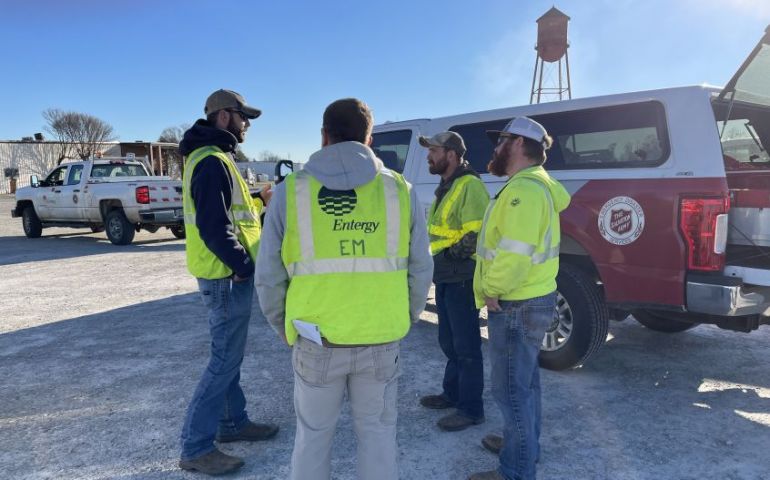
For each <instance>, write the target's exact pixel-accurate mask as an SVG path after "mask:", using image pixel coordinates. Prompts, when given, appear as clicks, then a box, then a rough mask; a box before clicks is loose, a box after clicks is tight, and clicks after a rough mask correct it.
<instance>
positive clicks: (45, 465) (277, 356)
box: [0, 196, 770, 480]
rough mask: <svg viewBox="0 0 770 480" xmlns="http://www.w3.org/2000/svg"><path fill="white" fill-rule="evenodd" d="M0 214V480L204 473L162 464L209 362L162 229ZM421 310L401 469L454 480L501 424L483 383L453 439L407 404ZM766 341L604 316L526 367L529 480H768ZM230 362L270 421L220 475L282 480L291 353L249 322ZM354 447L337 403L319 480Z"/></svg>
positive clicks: (196, 310)
mask: <svg viewBox="0 0 770 480" xmlns="http://www.w3.org/2000/svg"><path fill="white" fill-rule="evenodd" d="M11 206H12V198H11V197H8V196H0V292H2V300H3V302H2V306H0V309H1V310H0V312H2V313H0V365H2V368H0V480H5V479H57V480H67V479H89V480H97V479H98V480H102V479H124V480H128V479H137V480H138V479H200V478H205V477H204V476H202V475H197V474H191V473H186V472H182V471H180V470H178V469H177V467H176V463H177V460H178V435H179V430H180V428H181V423H182V420H183V415H184V410H185V407H186V405H187V402H188V401H189V398H190V396H191V395H192V392H193V388H194V386H195V383H196V382H197V379H198V377H199V375H200V373H201V371H202V370H203V368H204V366H205V364H206V361H207V354H208V353H207V349H208V334H207V328H206V321H205V319H204V309H203V306H202V305H201V302H200V300H199V298H198V294H197V290H196V286H195V282H194V281H193V279H192V278H191V277H190V276H189V275H188V274H187V272H186V269H185V266H184V244H183V242H182V241H178V240H176V239H174V238H173V236H172V235H171V233H170V232H168V231H167V230H163V231H159V232H157V233H155V234H149V233H146V232H142V233H140V234H137V236H136V240H135V242H134V244H133V245H130V246H125V247H118V246H115V245H112V244H110V243H109V242H108V241H107V240H106V238H105V236H104V234H91V233H90V232H89V233H83V232H84V231H83V230H72V229H47V230H45V231H44V236H43V238H41V239H36V240H28V239H26V238H25V237H24V235H23V233H22V229H21V222H20V220H19V219H11V218H10V217H9V216H8V212H9V210H10V208H11ZM423 320H424V321H423V322H420V324H419V325H417V326H415V327H414V328H413V329H412V331H411V333H410V334H409V336H408V337H407V338H406V339H405V340H404V342H403V347H402V348H403V351H402V358H403V365H404V374H403V377H402V379H401V384H400V391H399V413H400V418H399V434H398V437H399V445H400V462H401V477H402V478H404V479H436V480H449V479H463V478H467V476H468V474H470V473H472V472H474V471H477V470H483V469H490V468H493V467H494V466H495V464H496V458H495V457H494V456H492V455H491V454H488V453H486V452H485V451H484V450H483V449H482V448H481V446H480V444H479V441H480V440H481V438H482V437H483V436H484V434H486V433H487V432H488V431H492V430H498V429H499V426H500V422H501V416H500V414H499V412H498V410H497V408H496V406H495V405H494V404H493V401H492V399H491V397H490V395H489V388H488V387H487V391H486V392H485V402H486V408H487V422H486V423H485V424H483V425H480V426H477V427H473V428H470V429H468V430H466V431H463V432H458V433H444V432H441V431H440V430H438V428H437V427H436V426H435V421H436V420H437V419H438V418H439V416H440V415H441V413H440V412H435V411H429V410H426V409H423V408H421V407H419V405H418V402H417V399H418V397H419V396H420V395H423V394H427V393H434V392H438V390H439V388H440V379H441V375H442V371H443V370H442V369H443V363H444V359H443V357H442V353H441V351H440V350H439V347H438V344H437V340H436V325H435V322H436V319H435V315H433V314H432V313H431V308H430V305H429V309H428V311H426V312H425V314H424V316H423ZM769 340H770V328H767V327H763V328H762V329H760V330H759V331H756V332H753V333H751V334H740V333H733V332H727V331H722V330H719V329H717V328H714V327H710V326H700V327H698V328H696V329H694V330H691V331H688V332H685V333H681V334H662V333H656V332H652V331H650V330H647V329H645V328H644V327H642V326H641V325H639V324H638V323H636V322H635V321H634V320H633V319H632V318H629V319H627V320H626V321H624V322H622V323H613V324H612V325H611V327H610V335H609V336H608V340H607V343H606V345H605V346H604V347H603V349H602V350H600V351H599V353H598V354H597V355H595V356H594V357H593V358H592V359H591V361H590V362H589V363H588V364H587V365H586V366H584V367H583V368H580V369H577V370H572V371H567V372H550V371H543V372H542V373H543V378H542V380H543V392H544V398H543V438H542V448H543V453H542V458H541V463H540V465H539V475H540V478H543V479H613V480H615V479H693V480H694V479H767V478H770V473H769V472H770V370H769V369H768V355H769V354H770V342H769ZM485 349H486V347H485ZM485 355H486V352H485ZM242 372H243V373H242V378H243V385H244V389H245V391H246V396H247V399H248V408H249V412H250V415H251V416H252V418H254V419H256V420H269V421H273V422H276V423H278V424H279V425H280V426H281V431H280V433H279V434H278V436H277V438H276V439H275V440H273V441H270V442H265V443H258V444H227V445H225V446H224V447H223V450H225V451H227V452H229V453H232V454H236V455H240V456H243V457H244V458H245V460H246V466H245V467H244V468H243V469H242V470H241V471H240V472H239V473H237V474H236V475H233V476H231V477H228V478H239V479H240V478H243V479H264V480H267V479H283V478H286V477H287V474H288V464H289V458H290V455H291V449H292V442H293V437H294V425H295V423H294V411H293V406H292V374H291V365H290V356H289V350H288V349H287V348H286V347H285V346H282V345H281V344H280V343H279V341H278V340H277V337H276V336H275V334H274V333H273V332H272V330H271V329H270V328H269V327H268V326H267V325H266V324H261V323H258V322H254V323H252V325H251V329H250V332H249V343H248V347H247V353H246V358H245V361H244V364H243V370H242ZM487 372H488V368H487ZM354 452H355V441H354V439H353V437H352V428H351V422H350V416H349V414H348V413H347V412H345V413H344V414H343V416H342V417H341V420H340V423H339V427H338V432H337V436H336V437H335V441H334V450H333V467H332V468H333V472H334V473H333V476H334V478H335V479H353V478H355V461H354V456H355V454H354Z"/></svg>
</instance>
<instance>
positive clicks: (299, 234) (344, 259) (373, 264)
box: [281, 169, 411, 345]
mask: <svg viewBox="0 0 770 480" xmlns="http://www.w3.org/2000/svg"><path fill="white" fill-rule="evenodd" d="M285 184H286V233H285V235H284V238H283V243H282V247H281V256H282V260H283V264H284V266H285V267H286V271H287V272H288V274H289V287H288V289H287V292H286V314H285V318H286V322H285V329H286V339H287V341H288V342H289V344H290V345H291V344H293V343H294V342H295V340H296V338H297V331H296V329H295V327H294V324H293V321H294V320H302V321H305V322H309V323H312V324H315V325H317V326H318V328H319V330H320V331H321V335H322V336H323V337H324V338H326V339H327V340H328V341H329V342H331V343H334V344H338V345H374V344H380V343H387V342H393V341H396V340H399V339H401V338H403V337H404V336H405V335H406V333H407V332H408V331H409V325H410V322H409V287H408V282H407V265H408V257H409V237H410V233H409V222H410V212H411V210H410V199H409V190H408V187H407V184H406V182H405V181H404V179H403V177H402V176H401V175H399V174H397V173H394V172H392V171H390V170H387V169H382V170H380V172H379V173H378V174H377V175H376V176H375V177H374V179H373V180H371V181H370V182H368V183H366V184H364V185H361V186H359V187H356V188H355V189H353V190H345V191H337V190H329V189H327V188H326V187H324V186H323V185H322V184H321V183H320V182H319V181H318V180H316V179H315V178H314V177H313V176H312V175H310V174H308V173H306V172H304V171H299V172H296V173H293V174H291V175H289V176H288V177H287V178H286V180H285Z"/></svg>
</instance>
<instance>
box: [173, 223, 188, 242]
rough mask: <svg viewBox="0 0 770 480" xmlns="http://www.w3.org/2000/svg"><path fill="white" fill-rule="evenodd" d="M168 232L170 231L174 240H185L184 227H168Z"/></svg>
mask: <svg viewBox="0 0 770 480" xmlns="http://www.w3.org/2000/svg"><path fill="white" fill-rule="evenodd" d="M169 230H171V233H173V234H174V236H175V237H176V238H179V239H182V240H183V239H184V238H185V233H184V225H175V226H173V227H169Z"/></svg>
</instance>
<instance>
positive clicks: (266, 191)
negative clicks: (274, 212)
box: [259, 185, 273, 206]
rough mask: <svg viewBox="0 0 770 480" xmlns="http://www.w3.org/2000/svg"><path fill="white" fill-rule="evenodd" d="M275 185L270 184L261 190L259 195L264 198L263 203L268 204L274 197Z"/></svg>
mask: <svg viewBox="0 0 770 480" xmlns="http://www.w3.org/2000/svg"><path fill="white" fill-rule="evenodd" d="M272 189H273V187H272V185H268V186H266V187H265V188H263V189H262V190H261V191H260V192H259V197H260V198H261V199H262V203H264V204H265V206H267V204H268V203H270V199H271V198H273V190H272Z"/></svg>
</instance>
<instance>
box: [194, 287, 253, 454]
mask: <svg viewBox="0 0 770 480" xmlns="http://www.w3.org/2000/svg"><path fill="white" fill-rule="evenodd" d="M198 289H199V290H200V294H201V298H202V299H203V304H204V305H205V306H206V309H207V310H208V317H209V331H210V333H211V356H210V357H209V363H208V366H207V367H206V371H205V372H203V376H202V377H201V379H200V381H199V382H198V387H197V388H196V389H195V394H194V395H193V398H192V401H191V402H190V406H189V407H187V415H186V417H185V422H184V427H183V428H182V437H181V440H182V459H183V460H191V459H194V458H197V457H200V456H201V455H205V454H206V453H209V452H211V451H213V450H214V448H215V447H214V437H215V436H216V434H217V432H219V433H220V434H235V433H238V431H239V430H240V429H241V428H242V427H243V425H244V424H246V422H248V420H249V418H248V416H247V415H246V398H245V397H244V395H243V390H242V389H241V385H240V379H241V363H242V362H243V352H244V348H245V346H246V336H247V334H248V328H249V319H250V317H251V305H252V298H253V296H254V277H251V278H249V279H248V280H245V281H243V282H237V283H236V282H233V281H232V280H230V279H229V278H223V279H219V280H205V279H201V278H199V279H198Z"/></svg>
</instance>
